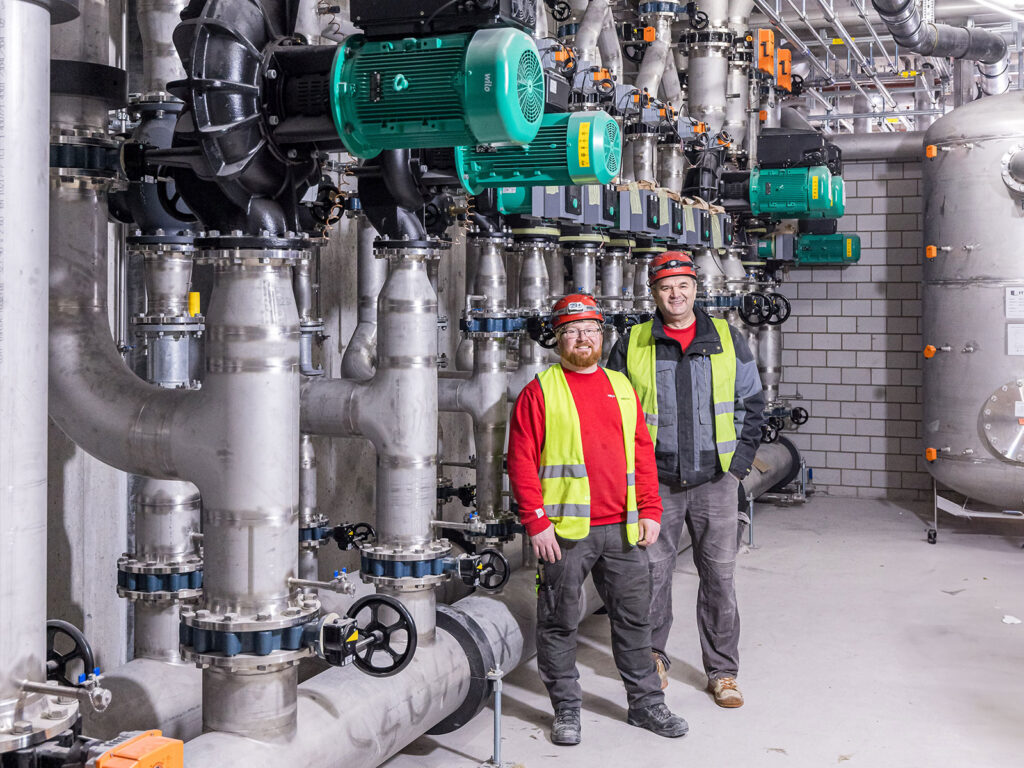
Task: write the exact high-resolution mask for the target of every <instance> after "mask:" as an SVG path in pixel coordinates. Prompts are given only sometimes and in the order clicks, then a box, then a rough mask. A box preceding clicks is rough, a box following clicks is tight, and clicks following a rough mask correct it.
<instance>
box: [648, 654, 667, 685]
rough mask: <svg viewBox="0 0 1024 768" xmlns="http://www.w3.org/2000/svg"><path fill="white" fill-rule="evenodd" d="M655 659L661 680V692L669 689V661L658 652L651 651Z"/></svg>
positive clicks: (655, 666) (655, 665)
mask: <svg viewBox="0 0 1024 768" xmlns="http://www.w3.org/2000/svg"><path fill="white" fill-rule="evenodd" d="M651 655H652V656H653V657H654V668H655V669H656V670H658V679H659V680H661V690H663V691H664V690H665V689H666V688H668V661H667V660H666V659H665V657H664V656H662V655H661V654H660V653H658V652H657V651H651Z"/></svg>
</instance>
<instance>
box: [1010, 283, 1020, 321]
mask: <svg viewBox="0 0 1024 768" xmlns="http://www.w3.org/2000/svg"><path fill="white" fill-rule="evenodd" d="M1006 319H1007V320H1021V319H1024V287H1020V288H1007V289H1006Z"/></svg>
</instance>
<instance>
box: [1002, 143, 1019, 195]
mask: <svg viewBox="0 0 1024 768" xmlns="http://www.w3.org/2000/svg"><path fill="white" fill-rule="evenodd" d="M999 167H1000V168H1001V169H1002V170H1001V173H1002V177H1003V183H1004V184H1005V185H1006V186H1007V188H1008V189H1009V190H1010V191H1012V192H1016V193H1017V194H1019V195H1024V144H1014V145H1013V146H1012V147H1010V148H1009V149H1008V150H1007V151H1006V154H1004V155H1003V156H1002V157H1001V158H999Z"/></svg>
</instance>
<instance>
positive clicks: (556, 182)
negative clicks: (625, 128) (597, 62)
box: [455, 112, 622, 195]
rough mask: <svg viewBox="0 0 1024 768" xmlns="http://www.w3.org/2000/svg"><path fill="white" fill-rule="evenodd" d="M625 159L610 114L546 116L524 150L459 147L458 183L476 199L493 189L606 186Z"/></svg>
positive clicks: (520, 147) (514, 147)
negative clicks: (582, 185) (476, 196)
mask: <svg viewBox="0 0 1024 768" xmlns="http://www.w3.org/2000/svg"><path fill="white" fill-rule="evenodd" d="M621 159H622V135H621V132H620V131H619V126H618V123H616V122H615V120H614V119H613V118H612V117H611V116H610V115H608V114H607V113H606V112H562V113H548V114H546V115H544V119H543V120H542V121H541V128H540V130H539V131H537V136H536V138H535V139H533V141H531V142H530V143H529V144H526V145H525V146H518V145H516V144H498V145H496V146H488V147H478V146H470V147H456V148H455V168H456V170H457V171H458V174H459V180H460V181H461V182H462V186H463V187H465V188H466V191H468V192H469V193H470V194H473V195H476V194H479V193H480V192H481V191H482V190H484V189H487V188H491V187H539V186H554V187H566V186H572V185H579V184H607V183H608V182H609V181H611V180H612V179H613V178H615V176H616V175H617V174H618V172H619V168H620V166H621Z"/></svg>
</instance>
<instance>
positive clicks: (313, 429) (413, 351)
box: [302, 249, 438, 641]
mask: <svg viewBox="0 0 1024 768" xmlns="http://www.w3.org/2000/svg"><path fill="white" fill-rule="evenodd" d="M388 257H389V259H390V261H391V270H390V274H389V275H388V279H387V282H385V283H384V287H383V289H382V290H381V294H380V299H379V302H378V328H379V331H378V332H379V340H378V358H379V360H378V365H377V372H376V374H375V375H374V377H373V379H372V380H371V381H369V382H353V381H348V380H345V379H329V380H323V379H320V380H316V379H311V380H305V381H303V382H302V430H303V431H304V432H308V433H310V434H321V435H331V436H362V437H366V438H367V439H369V440H370V441H371V442H372V443H373V445H374V447H375V448H376V450H377V543H378V544H379V545H383V546H386V547H390V548H394V549H408V548H413V547H422V546H424V545H426V544H428V543H429V542H430V541H431V540H432V539H433V534H432V529H431V524H430V521H431V520H432V519H433V517H434V511H435V507H436V503H437V400H438V386H437V297H436V295H435V293H434V289H433V288H432V287H431V285H430V280H429V277H428V274H427V263H426V259H427V258H428V254H426V253H423V252H419V251H418V250H415V249H403V250H398V251H392V252H389V254H388ZM381 591H385V590H383V589H382V590H381ZM397 596H398V597H399V598H400V599H401V600H402V601H403V602H405V603H406V604H407V605H408V606H409V608H410V610H411V611H412V612H413V618H414V620H415V621H416V627H417V630H418V633H419V634H420V635H421V637H423V638H426V639H427V640H428V641H429V639H430V638H431V637H433V634H434V605H435V601H434V593H433V590H420V591H418V592H408V593H404V592H400V593H398V594H397Z"/></svg>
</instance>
